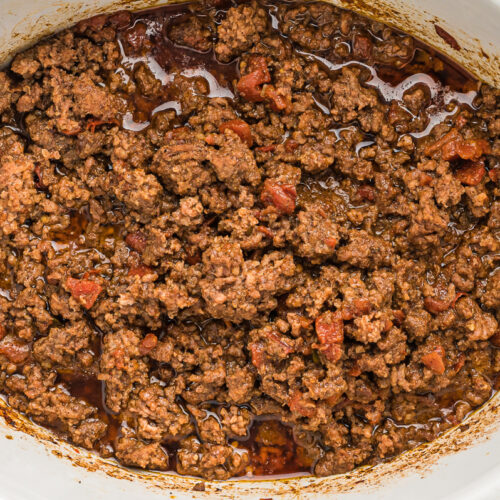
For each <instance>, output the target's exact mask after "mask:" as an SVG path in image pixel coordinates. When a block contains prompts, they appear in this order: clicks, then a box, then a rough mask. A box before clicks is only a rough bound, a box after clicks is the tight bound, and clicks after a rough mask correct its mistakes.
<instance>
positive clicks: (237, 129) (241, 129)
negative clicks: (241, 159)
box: [219, 119, 253, 148]
mask: <svg viewBox="0 0 500 500" xmlns="http://www.w3.org/2000/svg"><path fill="white" fill-rule="evenodd" d="M226 129H229V130H232V131H233V132H234V133H235V134H236V135H237V136H238V137H239V138H240V139H241V141H242V142H244V143H245V144H246V145H247V146H248V147H249V148H250V147H252V144H253V137H252V130H251V128H250V125H248V123H247V122H244V121H243V120H240V119H235V120H229V121H227V122H224V123H223V124H222V125H221V126H220V127H219V130H220V132H221V134H223V133H224V130H226Z"/></svg>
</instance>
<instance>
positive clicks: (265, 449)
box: [12, 2, 476, 476]
mask: <svg viewBox="0 0 500 500" xmlns="http://www.w3.org/2000/svg"><path fill="white" fill-rule="evenodd" d="M266 5H267V7H268V8H269V9H270V12H271V13H272V12H273V9H274V8H275V7H276V5H277V4H275V3H274V2H268V3H267V4H266ZM227 8H228V5H227V4H225V5H219V6H218V7H217V9H218V11H219V14H218V15H217V16H216V19H217V17H218V18H220V17H221V14H222V13H223V12H224V11H225V10H227ZM188 12H189V7H188V5H187V4H179V5H171V6H167V7H162V8H159V9H154V10H150V11H145V12H139V13H136V14H134V15H133V16H132V19H131V22H130V23H129V25H128V26H124V27H122V28H120V30H119V36H118V40H119V44H120V48H121V51H122V61H121V67H120V69H119V71H118V72H119V74H120V76H121V78H122V79H123V81H124V82H125V81H126V80H127V79H130V78H131V76H132V74H133V71H134V68H135V67H136V65H137V64H139V63H141V64H146V65H147V66H148V67H149V68H150V70H151V71H152V72H153V74H154V75H155V76H156V78H157V79H158V80H160V81H161V83H162V89H161V92H160V93H159V94H158V95H155V96H154V97H146V96H144V95H141V94H140V92H139V91H138V90H135V91H134V92H130V93H128V92H127V91H126V90H121V91H120V95H121V96H122V97H123V99H124V100H125V101H126V102H127V105H128V109H127V112H126V113H125V114H124V116H123V122H122V126H123V127H124V128H126V129H129V130H131V131H135V132H140V131H142V130H144V129H146V128H147V127H149V126H150V125H151V121H152V120H153V118H154V116H155V115H156V114H157V113H160V112H162V111H166V110H174V111H175V112H176V114H177V119H178V124H179V125H180V124H181V120H180V119H179V117H178V115H179V111H180V108H181V103H180V101H179V99H178V94H179V92H180V89H178V88H176V86H175V85H174V84H173V83H172V82H173V79H174V75H175V74H178V73H180V74H182V75H184V76H187V77H189V78H192V79H194V80H195V79H204V80H205V81H206V83H207V84H208V97H226V98H230V99H231V98H234V96H235V94H234V82H235V81H236V80H237V79H238V77H239V73H238V60H235V61H233V62H231V63H229V64H222V63H220V62H218V61H217V60H216V58H215V55H214V52H213V51H212V50H210V51H207V52H204V53H202V52H198V51H196V50H192V49H189V48H187V47H180V46H177V45H175V44H174V43H173V42H172V41H170V40H169V39H168V37H167V36H166V27H167V26H168V25H169V23H172V22H176V21H178V20H179V19H181V18H182V16H184V15H185V14H187V13H188ZM199 15H200V16H201V17H203V16H207V15H208V11H207V10H203V9H201V10H200V11H199ZM138 24H143V25H145V26H146V27H147V32H148V33H149V34H150V35H149V39H150V42H151V44H150V49H149V50H148V51H142V52H141V53H140V54H139V55H137V54H133V55H131V54H130V51H129V49H128V48H127V43H128V42H127V39H128V37H130V30H133V29H134V28H133V27H135V26H137V25H138ZM273 26H275V31H276V32H277V33H278V34H279V35H280V36H282V37H283V38H286V37H285V36H284V35H283V34H282V33H280V32H279V31H278V29H277V28H276V26H277V23H273ZM346 43H348V42H347V41H346ZM300 53H301V54H303V55H304V56H305V57H307V58H310V59H314V60H316V61H317V62H318V63H320V65H321V66H322V67H323V69H324V70H325V71H327V72H328V73H330V74H335V73H336V72H338V71H340V69H341V68H342V66H344V65H347V64H356V65H358V66H360V67H361V68H363V69H364V70H365V71H366V72H367V73H368V74H369V76H368V78H367V81H366V85H368V86H372V87H375V88H376V89H377V90H378V91H379V92H380V93H381V95H382V96H383V97H385V98H386V99H387V100H391V99H401V98H402V95H403V93H404V91H405V90H407V89H408V88H410V87H412V86H414V85H416V84H419V85H424V86H426V87H427V88H428V90H429V92H430V94H431V97H432V99H433V103H434V104H433V106H434V108H435V110H434V111H435V112H434V114H431V119H430V121H429V123H428V124H427V126H426V128H425V129H424V130H423V131H422V132H420V133H418V134H417V135H416V137H417V138H421V137H424V136H425V135H426V134H428V133H429V132H430V131H431V129H432V127H433V126H434V125H435V124H436V123H439V122H441V121H443V120H445V119H447V118H448V117H450V116H452V115H454V114H455V113H457V112H458V109H459V106H464V107H472V106H473V100H474V97H475V96H476V92H475V89H476V83H475V82H474V81H473V80H472V79H471V78H470V77H469V75H467V74H466V73H465V72H463V71H462V70H461V69H460V68H457V67H456V66H455V65H452V64H450V62H449V61H448V60H447V59H445V58H444V57H443V56H441V55H440V54H437V53H435V51H432V50H430V49H429V48H427V47H425V46H423V45H422V44H420V43H419V44H417V46H416V50H415V53H414V57H413V59H412V61H410V62H409V63H408V64H406V65H405V66H404V67H403V68H400V69H395V68H393V67H388V66H381V67H369V66H367V65H366V64H365V63H362V62H359V61H342V62H339V61H337V60H334V59H331V60H330V59H329V54H327V53H321V52H318V53H306V52H304V51H303V50H300ZM446 85H448V86H449V88H447V87H445V86H446ZM452 103H455V104H456V105H457V107H453V106H451V107H447V106H448V105H450V104H452ZM321 109H322V110H323V112H325V113H329V110H328V108H327V107H326V106H325V105H323V106H322V107H321ZM12 128H13V129H14V130H18V131H20V132H19V133H21V132H23V131H24V130H25V129H24V127H23V125H22V123H21V122H19V123H16V124H13V125H12ZM284 140H286V137H283V141H284ZM368 142H369V141H368ZM312 200H314V201H315V202H317V201H321V202H322V203H324V206H325V210H337V211H338V213H337V214H336V215H337V218H339V217H341V216H342V212H343V211H345V209H346V207H349V206H352V205H351V202H350V200H349V199H348V198H347V195H346V193H344V192H342V191H341V190H340V188H339V186H338V183H337V184H335V183H334V182H333V183H332V182H331V179H330V180H329V179H323V180H322V181H321V182H319V181H312V180H311V181H308V180H305V181H304V183H303V184H302V186H301V187H300V188H299V198H298V205H299V206H300V205H301V204H306V203H308V202H310V201H312ZM88 225H89V218H88V215H87V214H86V213H85V212H80V213H74V214H72V216H71V222H70V225H69V227H68V228H66V229H65V230H64V231H61V232H60V233H55V234H54V235H53V240H54V245H56V246H57V248H58V249H60V250H61V251H64V250H66V249H67V248H68V246H69V247H72V248H74V249H76V248H78V249H79V250H82V249H85V248H86V238H85V235H86V231H87V228H88ZM104 232H105V234H104V235H103V238H108V239H109V238H111V239H119V238H123V231H122V228H121V227H120V226H119V225H117V226H114V227H112V228H108V229H106V230H105V231H104ZM93 248H95V247H93ZM96 249H97V250H99V251H102V250H103V249H102V248H96ZM95 339H96V342H95V343H96V345H95V351H96V352H99V350H100V341H101V333H100V332H98V331H96V332H95ZM59 380H60V382H61V383H63V384H64V385H65V386H66V388H67V389H68V391H69V392H70V393H71V394H72V395H73V396H75V397H78V398H81V399H83V400H85V401H87V402H88V403H89V404H91V405H92V406H94V407H96V408H97V409H98V412H99V416H100V418H102V419H103V420H104V421H105V422H107V424H108V426H109V429H108V432H107V435H106V436H105V438H104V439H103V441H102V442H101V443H100V445H101V447H102V446H104V447H106V446H107V447H109V449H112V447H113V443H114V440H115V439H116V437H117V436H118V435H119V433H120V426H121V425H122V422H120V420H119V417H117V416H116V415H114V414H112V412H110V411H109V410H108V409H107V408H106V405H105V402H104V400H105V398H104V390H105V387H104V384H103V383H102V382H100V381H98V380H97V378H96V377H95V376H93V375H89V374H85V373H62V372H61V373H59ZM462 396H463V394H462V391H461V390H455V391H447V392H446V394H442V395H438V396H433V397H432V398H431V399H432V401H431V399H429V405H428V407H427V406H425V405H424V406H425V408H431V410H429V411H427V409H426V410H425V412H424V413H423V414H421V415H419V416H418V417H417V420H416V421H415V422H414V423H410V424H409V425H418V426H422V425H424V426H425V425H427V421H428V420H429V418H432V419H433V423H434V424H435V423H436V422H437V421H441V422H442V423H443V424H444V428H445V427H446V426H447V425H448V426H449V425H452V424H453V423H454V422H447V421H446V419H447V415H449V414H450V409H451V408H452V407H453V406H454V405H455V404H456V403H457V401H460V399H461V398H462ZM423 397H424V398H426V396H423ZM340 404H342V403H339V405H340ZM396 425H397V424H396ZM405 425H408V424H405ZM231 444H232V445H233V446H234V447H235V448H239V449H242V448H243V449H246V450H247V451H248V453H249V455H250V459H251V467H250V470H249V471H248V472H249V473H251V474H253V475H257V476H260V475H277V474H293V473H310V472H311V467H312V466H313V465H314V463H313V460H312V459H311V458H309V457H307V454H306V453H305V452H304V448H302V447H301V446H300V445H298V444H297V443H296V442H295V440H294V438H293V432H292V429H291V428H290V427H288V426H286V425H284V424H283V423H280V421H279V419H277V418H276V417H272V416H270V417H268V418H265V419H263V418H256V419H255V420H254V421H253V423H252V425H251V427H250V429H249V435H248V437H246V438H243V439H235V440H232V441H231ZM165 447H166V449H168V451H169V454H170V458H171V462H170V463H171V465H172V466H173V467H174V468H175V453H176V449H177V447H178V443H176V442H168V443H165ZM101 449H102V448H101Z"/></svg>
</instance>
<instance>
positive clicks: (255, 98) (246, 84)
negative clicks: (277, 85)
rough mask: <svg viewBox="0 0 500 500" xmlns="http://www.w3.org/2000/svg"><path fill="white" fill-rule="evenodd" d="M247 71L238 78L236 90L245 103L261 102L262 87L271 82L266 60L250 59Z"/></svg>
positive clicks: (257, 57)
mask: <svg viewBox="0 0 500 500" xmlns="http://www.w3.org/2000/svg"><path fill="white" fill-rule="evenodd" d="M248 69H249V73H248V74H246V75H243V76H242V77H241V78H240V80H239V82H238V83H237V85H236V88H237V90H238V92H239V93H240V94H241V96H242V97H243V98H244V99H246V100H247V101H251V102H261V101H263V100H264V97H263V96H262V95H261V94H262V85H263V84H264V83H269V82H270V81H271V75H270V74H269V69H268V67H267V62H266V59H265V58H264V57H262V56H254V57H252V58H251V59H250V61H249V64H248Z"/></svg>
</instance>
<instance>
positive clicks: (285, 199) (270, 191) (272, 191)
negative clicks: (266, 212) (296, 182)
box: [260, 179, 297, 215]
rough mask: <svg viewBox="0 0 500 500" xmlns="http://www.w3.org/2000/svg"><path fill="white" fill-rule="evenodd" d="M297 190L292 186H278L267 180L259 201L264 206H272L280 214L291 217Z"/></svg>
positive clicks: (277, 183)
mask: <svg viewBox="0 0 500 500" xmlns="http://www.w3.org/2000/svg"><path fill="white" fill-rule="evenodd" d="M296 198H297V190H296V189H295V186H293V185H292V184H280V183H279V182H276V181H273V180H271V179H267V180H266V181H265V182H264V189H263V190H262V193H261V195H260V200H261V201H262V203H264V204H266V205H274V206H275V207H276V208H277V209H278V211H279V212H281V213H282V214H287V215H291V214H293V212H294V211H295V200H296Z"/></svg>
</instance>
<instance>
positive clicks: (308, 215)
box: [0, 0, 500, 479]
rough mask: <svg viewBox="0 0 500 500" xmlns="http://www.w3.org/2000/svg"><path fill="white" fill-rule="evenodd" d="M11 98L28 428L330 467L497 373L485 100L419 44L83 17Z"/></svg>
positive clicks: (14, 340)
mask: <svg viewBox="0 0 500 500" xmlns="http://www.w3.org/2000/svg"><path fill="white" fill-rule="evenodd" d="M422 75H424V76H422ZM425 75H427V76H425ZM374 76H378V79H377V78H374ZM408 78H411V79H412V80H411V81H412V82H413V83H411V85H408ZM429 82H433V83H429ZM403 83H404V85H403ZM0 88H1V90H2V92H1V97H0V125H1V128H0V209H1V210H0V270H1V282H0V390H1V392H2V393H3V394H5V395H6V397H7V400H8V403H9V404H10V405H11V406H12V407H13V408H14V409H16V410H19V411H21V412H24V413H25V414H26V415H28V416H29V417H30V418H32V419H33V420H34V421H35V422H37V423H39V424H41V425H45V426H47V427H50V428H51V429H53V430H54V431H55V432H56V433H58V434H59V435H61V436H63V437H65V438H66V439H69V440H70V441H71V442H73V443H75V444H76V445H79V446H83V447H85V448H88V449H93V450H96V451H97V452H99V453H100V454H102V455H103V456H107V457H109V456H114V457H116V459H117V460H118V461H119V462H120V463H122V464H124V465H127V466H133V467H141V468H146V469H157V470H171V469H175V470H176V471H177V472H179V473H181V474H189V475H195V476H201V477H203V478H205V479H228V478H230V477H233V476H243V475H266V474H279V473H286V472H298V471H300V472H304V471H308V472H312V473H314V474H317V475H330V474H336V473H342V472H346V471H350V470H352V469H353V468H355V467H357V466H359V465H362V464H374V463H377V462H380V461H382V460H385V459H388V458H390V457H393V456H395V455H397V454H398V453H401V452H402V451H404V450H406V449H408V448H411V447H414V446H417V445H418V444H419V443H422V442H426V441H429V440H432V439H433V438H435V437H436V436H437V435H439V434H440V433H442V432H443V431H445V430H446V429H448V428H450V427H453V426H454V425H456V424H457V423H459V422H460V421H461V420H463V419H464V418H465V417H466V416H467V415H468V413H469V412H470V411H471V410H472V409H474V408H476V407H478V406H479V405H481V404H483V403H484V402H485V401H487V400H488V399H489V398H490V396H491V394H492V392H493V391H495V390H496V381H497V375H498V373H499V371H500V349H499V348H500V330H499V326H498V324H499V323H498V322H499V320H500V268H499V256H500V251H499V250H500V239H499V234H500V201H499V199H498V195H499V184H498V182H499V179H500V175H499V172H500V106H499V103H500V92H499V91H498V90H496V89H493V88H490V87H488V86H487V85H485V84H480V83H479V82H476V81H474V80H472V79H471V78H470V77H468V76H467V75H465V74H464V73H463V72H461V70H459V69H458V68H456V67H455V66H452V65H450V64H449V63H448V62H447V61H446V60H444V59H443V58H442V57H441V56H440V55H438V54H435V53H434V51H432V50H431V49H428V48H426V47H423V46H422V45H421V44H420V43H419V42H416V41H415V40H414V39H412V38H411V37H409V36H406V35H404V34H402V33H400V32H397V31H395V30H392V29H390V28H388V27H386V26H384V25H383V24H380V23H378V22H374V21H370V20H368V19H365V18H362V17H360V16H358V15H355V14H353V13H352V12H349V11H345V10H341V9H338V8H336V7H334V6H332V5H330V4H327V3H321V2H313V3H290V2H286V3H285V2H283V3H279V2H274V3H273V2H271V3H269V2H268V3H266V4H264V3H259V2H256V1H252V2H244V3H238V4H228V3H227V2H225V1H224V0H223V1H222V2H220V1H216V2H206V3H205V4H198V3H189V4H181V5H179V6H170V7H165V8H162V9H157V10H152V11H149V12H145V13H137V14H131V13H128V12H118V13H116V14H113V15H101V16H97V17H95V18H91V19H89V20H87V21H83V22H80V23H79V24H78V25H77V26H76V27H73V28H70V29H67V30H64V31H62V32H61V33H58V34H57V35H54V36H53V37H51V38H48V39H45V40H43V41H41V42H40V43H38V44H37V45H35V46H34V47H32V48H30V49H28V50H26V51H25V52H23V53H20V54H18V55H17V56H16V57H15V58H14V60H13V62H12V64H11V66H10V67H9V68H8V69H6V70H4V71H2V72H0ZM444 103H446V105H445V104H444Z"/></svg>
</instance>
